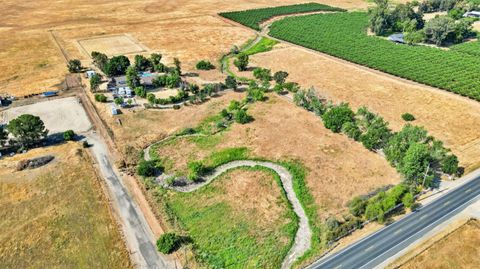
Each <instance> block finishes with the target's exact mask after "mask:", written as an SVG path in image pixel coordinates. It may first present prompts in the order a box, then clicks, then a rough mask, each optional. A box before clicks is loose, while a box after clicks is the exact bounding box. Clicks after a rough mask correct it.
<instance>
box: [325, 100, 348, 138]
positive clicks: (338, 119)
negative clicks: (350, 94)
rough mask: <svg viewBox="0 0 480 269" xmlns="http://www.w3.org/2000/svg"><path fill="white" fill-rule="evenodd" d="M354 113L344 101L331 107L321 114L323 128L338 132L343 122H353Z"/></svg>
mask: <svg viewBox="0 0 480 269" xmlns="http://www.w3.org/2000/svg"><path fill="white" fill-rule="evenodd" d="M353 116H354V113H353V111H352V110H351V109H350V107H349V106H348V104H346V103H342V104H340V105H338V106H334V107H332V108H331V109H330V110H328V111H327V112H325V114H323V116H322V119H323V124H324V125H325V128H327V129H330V130H332V131H333V132H335V133H338V132H340V130H341V129H342V126H343V124H345V123H347V122H353Z"/></svg>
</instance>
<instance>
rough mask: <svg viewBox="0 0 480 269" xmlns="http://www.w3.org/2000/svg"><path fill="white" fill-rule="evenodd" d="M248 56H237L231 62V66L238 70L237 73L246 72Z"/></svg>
mask: <svg viewBox="0 0 480 269" xmlns="http://www.w3.org/2000/svg"><path fill="white" fill-rule="evenodd" d="M248 61H249V58H248V55H245V54H240V55H238V56H237V59H235V61H234V62H233V64H234V65H235V66H236V67H237V68H238V71H246V70H247V66H248Z"/></svg>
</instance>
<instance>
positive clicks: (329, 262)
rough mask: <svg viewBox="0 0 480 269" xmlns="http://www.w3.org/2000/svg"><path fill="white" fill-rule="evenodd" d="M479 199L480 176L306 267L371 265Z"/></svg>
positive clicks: (362, 266) (359, 267)
mask: <svg viewBox="0 0 480 269" xmlns="http://www.w3.org/2000/svg"><path fill="white" fill-rule="evenodd" d="M479 199H480V176H479V175H477V176H476V177H475V178H474V179H473V180H471V181H468V182H467V183H466V184H464V185H462V186H460V187H458V188H456V189H454V190H452V191H450V192H448V193H446V194H445V195H444V196H442V197H440V198H438V199H437V200H435V201H433V202H431V203H430V204H428V205H426V206H424V207H422V208H420V209H419V210H417V211H416V212H413V213H411V214H409V215H407V216H406V217H404V218H403V219H401V220H399V221H397V222H395V223H393V224H391V225H389V226H387V227H385V228H383V229H382V230H380V231H378V232H376V233H374V234H372V235H370V236H368V237H366V238H365V239H362V240H361V241H359V242H357V243H355V244H353V245H351V246H349V247H347V248H345V249H343V250H341V251H339V252H338V253H335V254H332V255H330V256H327V257H325V258H323V259H321V260H319V261H317V262H315V263H314V264H312V265H310V266H309V267H308V268H312V269H313V268H315V269H317V268H322V269H323V268H348V269H352V268H355V269H361V268H374V267H375V266H378V265H380V264H381V263H382V262H384V261H385V260H387V259H388V258H390V257H392V256H394V255H395V254H396V253H398V252H399V251H401V250H403V249H404V248H406V247H408V246H409V245H410V244H412V243H413V242H415V241H416V240H418V239H420V238H421V237H422V236H424V235H425V234H427V233H428V232H429V231H430V230H431V229H432V228H434V227H435V226H436V225H439V224H440V223H442V222H444V221H446V220H448V219H449V218H451V217H453V216H454V215H455V214H457V213H459V212H460V211H462V210H463V209H465V208H466V207H467V206H468V205H470V204H472V203H473V202H474V201H476V200H479Z"/></svg>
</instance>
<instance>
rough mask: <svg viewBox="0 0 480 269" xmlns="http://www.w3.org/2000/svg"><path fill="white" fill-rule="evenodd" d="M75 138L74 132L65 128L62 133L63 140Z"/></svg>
mask: <svg viewBox="0 0 480 269" xmlns="http://www.w3.org/2000/svg"><path fill="white" fill-rule="evenodd" d="M74 138H75V132H74V131H73V130H67V131H65V132H64V133H63V140H65V141H71V140H73V139H74Z"/></svg>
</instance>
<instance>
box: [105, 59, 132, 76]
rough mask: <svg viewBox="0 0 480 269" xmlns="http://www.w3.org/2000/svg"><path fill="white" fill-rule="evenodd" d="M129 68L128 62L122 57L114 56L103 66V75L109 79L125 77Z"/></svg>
mask: <svg viewBox="0 0 480 269" xmlns="http://www.w3.org/2000/svg"><path fill="white" fill-rule="evenodd" d="M129 66H130V60H129V59H128V58H127V57H126V56H123V55H120V56H115V57H113V58H112V59H110V60H109V61H108V63H107V64H106V65H105V70H103V71H104V72H105V74H106V75H107V76H109V77H113V76H120V75H125V72H126V71H127V68H128V67H129Z"/></svg>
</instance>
